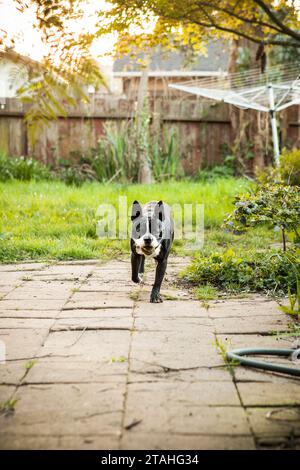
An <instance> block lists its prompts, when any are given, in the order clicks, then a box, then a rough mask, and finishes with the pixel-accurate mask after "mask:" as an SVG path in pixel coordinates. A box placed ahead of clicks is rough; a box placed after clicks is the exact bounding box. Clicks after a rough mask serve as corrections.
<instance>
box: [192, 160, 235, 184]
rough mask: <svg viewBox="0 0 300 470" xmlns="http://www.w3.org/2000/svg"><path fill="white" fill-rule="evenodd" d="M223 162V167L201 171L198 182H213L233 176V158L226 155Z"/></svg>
mask: <svg viewBox="0 0 300 470" xmlns="http://www.w3.org/2000/svg"><path fill="white" fill-rule="evenodd" d="M223 161H224V163H223V165H215V166H213V167H207V168H203V169H201V170H200V171H199V173H198V175H197V179H198V180H199V181H214V180H216V179H217V178H232V176H234V174H235V157H234V156H233V155H226V156H225V157H224V160H223Z"/></svg>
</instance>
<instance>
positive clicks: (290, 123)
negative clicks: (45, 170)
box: [0, 96, 300, 173]
mask: <svg viewBox="0 0 300 470" xmlns="http://www.w3.org/2000/svg"><path fill="white" fill-rule="evenodd" d="M135 106H136V102H135V101H133V100H130V99H122V98H116V97H113V96H105V97H97V96H95V97H94V99H93V100H92V102H91V103H90V104H89V105H81V106H79V107H78V108H77V109H75V110H74V109H69V110H68V117H67V118H62V117H59V118H58V120H57V121H53V122H52V123H51V124H50V125H49V126H48V127H47V128H45V129H41V131H40V133H39V135H38V139H37V141H36V143H35V145H34V146H33V147H31V145H30V143H29V140H28V135H27V129H26V125H25V124H24V120H23V117H24V112H25V109H24V105H23V104H22V103H20V101H18V100H16V99H8V100H6V102H5V104H4V107H3V105H2V109H0V149H2V150H4V151H6V152H7V153H8V154H9V155H33V156H35V157H37V158H38V159H39V160H40V161H43V162H44V163H48V164H52V163H55V162H56V161H57V160H58V159H71V160H72V161H75V160H78V157H79V156H81V155H85V154H87V153H88V152H89V150H90V149H91V148H96V147H97V142H98V140H99V139H101V136H103V133H104V129H103V126H104V124H105V123H115V125H116V126H119V125H120V123H121V122H122V121H123V122H124V121H128V120H129V119H131V118H132V117H133V115H134V112H135ZM150 111H151V116H152V126H156V128H157V126H159V128H160V129H162V130H163V131H164V130H166V131H167V130H168V129H171V128H174V127H175V128H176V129H177V131H178V135H179V140H180V146H181V153H182V160H183V165H184V168H185V170H186V171H187V173H193V172H194V171H195V170H197V169H198V168H200V167H201V166H204V165H209V166H212V165H215V164H218V163H222V155H223V153H222V148H223V146H224V144H227V145H228V146H231V145H232V144H233V139H234V136H233V135H232V134H233V132H232V127H231V122H230V115H229V106H228V105H226V104H218V103H217V104H214V103H213V104H212V102H209V103H208V102H203V101H200V100H197V99H193V100H191V99H188V100H184V99H175V100H174V99H173V100H164V99H156V100H155V101H152V102H150ZM283 121H284V122H285V126H284V132H283V139H284V142H289V143H295V142H297V141H298V138H299V125H300V124H299V119H298V107H296V106H294V107H292V108H290V109H289V110H288V111H287V112H285V114H284V117H283Z"/></svg>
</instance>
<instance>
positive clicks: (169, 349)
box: [0, 258, 300, 449]
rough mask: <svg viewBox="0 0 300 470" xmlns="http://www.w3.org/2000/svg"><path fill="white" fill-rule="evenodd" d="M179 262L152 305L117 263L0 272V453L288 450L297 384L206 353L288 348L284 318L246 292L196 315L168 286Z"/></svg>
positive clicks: (193, 303) (294, 430)
mask: <svg viewBox="0 0 300 470" xmlns="http://www.w3.org/2000/svg"><path fill="white" fill-rule="evenodd" d="M186 263H187V260H185V259H180V258H172V259H171V260H170V264H169V268H168V275H167V279H166V282H165V283H164V289H163V291H162V293H163V295H164V297H165V299H167V300H165V301H164V303H163V304H150V303H149V293H150V288H151V282H152V279H153V269H152V270H151V271H149V275H148V276H147V279H146V283H145V285H143V286H135V285H133V284H132V283H131V281H130V265H129V262H127V261H110V262H107V263H104V264H100V263H97V262H95V261H85V262H75V263H58V264H51V265H48V264H42V263H28V264H23V265H20V264H19V265H2V266H0V341H1V343H0V347H1V346H2V348H3V346H4V345H5V346H6V363H5V364H3V363H2V364H0V403H1V404H2V406H3V404H4V403H5V409H4V410H2V412H1V413H0V448H2V449H54V448H57V449H138V448H140V449H185V448H186V449H255V448H267V447H275V448H280V447H285V448H299V447H300V411H299V410H300V386H299V385H300V382H299V380H297V379H296V378H289V377H284V376H283V375H279V374H277V375H276V374H271V373H266V372H259V371H257V370H250V369H246V368H242V367H236V368H234V369H233V370H231V371H230V370H229V369H228V368H227V367H226V366H224V361H223V358H222V356H221V355H220V354H219V353H218V351H217V348H216V346H215V341H216V338H217V339H218V340H219V341H220V342H221V344H226V346H227V347H228V345H229V346H231V347H239V346H249V347H251V346H270V347H277V346H282V347H286V346H288V347H290V346H291V341H292V339H291V338H289V337H283V338H281V339H280V338H278V336H276V335H275V334H274V333H276V332H282V331H286V330H287V329H288V322H289V321H290V320H289V319H288V318H287V317H286V316H285V315H284V314H283V313H280V312H279V310H278V308H277V305H276V303H275V302H273V301H269V300H267V299H266V298H263V297H257V296H256V297H249V298H244V299H234V300H224V301H213V302H210V306H209V308H208V309H207V308H205V306H202V305H201V302H199V301H197V300H193V299H192V297H191V295H190V293H189V292H187V291H185V290H184V289H182V288H180V287H178V285H177V286H176V284H175V280H176V274H177V273H178V272H179V271H180V270H181V269H183V267H184V266H185V265H186ZM14 399H17V401H16V403H14ZM9 408H12V409H11V410H10V409H9ZM13 408H14V410H13Z"/></svg>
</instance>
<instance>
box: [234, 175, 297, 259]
mask: <svg viewBox="0 0 300 470" xmlns="http://www.w3.org/2000/svg"><path fill="white" fill-rule="evenodd" d="M261 223H267V224H269V225H271V226H272V227H274V228H278V229H281V231H282V234H283V249H284V250H285V249H286V245H285V232H294V233H295V235H296V238H297V239H298V238H299V234H298V227H299V224H300V187H298V186H285V185H282V184H280V183H277V184H276V183H275V184H266V185H265V186H261V187H260V186H259V187H258V188H257V189H256V192H255V193H248V194H244V195H241V196H236V198H235V209H234V211H233V212H232V213H231V214H230V215H229V216H228V217H227V219H226V220H225V224H226V225H227V226H228V227H230V228H232V229H234V230H237V231H244V230H245V228H248V227H254V226H255V225H258V224H261Z"/></svg>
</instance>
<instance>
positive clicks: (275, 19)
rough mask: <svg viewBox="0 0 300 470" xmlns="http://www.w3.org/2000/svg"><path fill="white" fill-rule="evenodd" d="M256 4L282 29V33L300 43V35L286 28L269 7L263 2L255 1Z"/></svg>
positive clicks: (261, 0) (260, 0)
mask: <svg viewBox="0 0 300 470" xmlns="http://www.w3.org/2000/svg"><path fill="white" fill-rule="evenodd" d="M253 1H254V3H256V4H257V5H258V6H260V8H261V9H262V10H263V11H264V12H265V13H266V14H267V15H268V17H269V18H271V20H272V21H273V22H274V23H275V24H277V26H279V28H280V29H281V32H283V33H285V34H287V35H288V36H291V37H293V38H295V39H297V40H298V41H300V34H299V33H297V32H296V31H294V30H293V29H291V28H289V27H288V26H286V25H285V24H284V23H283V22H282V21H280V19H279V18H278V17H277V15H276V14H275V13H274V12H273V11H272V10H271V9H270V8H269V7H268V5H266V4H265V2H264V1H263V0H253Z"/></svg>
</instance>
